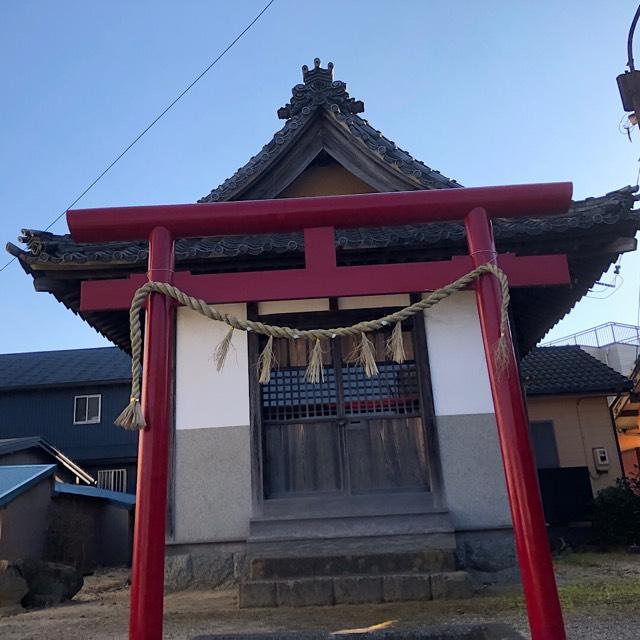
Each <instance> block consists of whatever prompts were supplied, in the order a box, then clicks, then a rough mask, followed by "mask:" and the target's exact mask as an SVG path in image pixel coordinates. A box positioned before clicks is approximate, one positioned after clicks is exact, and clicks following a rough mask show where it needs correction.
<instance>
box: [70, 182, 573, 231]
mask: <svg viewBox="0 0 640 640" xmlns="http://www.w3.org/2000/svg"><path fill="white" fill-rule="evenodd" d="M572 189H573V187H572V185H571V183H569V182H558V183H548V184H528V185H511V186H499V187H475V188H466V189H433V190H425V191H402V192H395V193H373V194H372V193H367V194H358V195H346V196H322V197H312V198H283V199H276V200H251V201H238V202H217V203H206V204H204V203H202V204H176V205H157V206H145V207H114V208H109V209H70V210H69V211H67V223H68V225H69V229H70V231H71V236H72V237H73V239H74V240H75V241H76V242H107V241H110V240H120V241H133V240H146V239H147V238H148V237H149V234H150V233H151V231H152V230H153V229H154V228H155V227H156V226H159V225H160V226H163V227H165V228H166V229H168V230H169V231H170V232H171V234H172V235H173V237H174V238H187V237H194V236H210V235H216V234H220V235H229V234H242V233H272V232H285V231H296V230H300V229H306V228H311V227H338V228H353V227H379V226H384V225H393V224H405V223H419V222H433V221H437V220H462V219H463V218H464V216H465V215H466V214H467V212H468V211H470V210H471V209H472V208H473V207H478V206H481V207H484V208H485V209H486V210H487V211H488V214H489V215H490V216H491V217H508V218H518V217H523V216H542V215H549V214H554V213H563V212H565V211H566V210H567V209H568V208H569V205H570V203H571V193H572Z"/></svg>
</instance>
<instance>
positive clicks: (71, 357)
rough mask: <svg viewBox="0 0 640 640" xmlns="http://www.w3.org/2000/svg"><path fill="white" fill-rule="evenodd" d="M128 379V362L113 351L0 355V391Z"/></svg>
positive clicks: (117, 352)
mask: <svg viewBox="0 0 640 640" xmlns="http://www.w3.org/2000/svg"><path fill="white" fill-rule="evenodd" d="M130 379H131V359H130V358H129V356H128V355H127V354H126V353H124V351H121V350H120V349H118V348H117V347H101V348H99V349H69V350H66V351H35V352H32V353H3V354H0V391H1V390H11V389H30V388H33V387H41V386H51V385H63V384H80V383H95V382H127V381H128V380H130Z"/></svg>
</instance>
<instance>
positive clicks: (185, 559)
mask: <svg viewBox="0 0 640 640" xmlns="http://www.w3.org/2000/svg"><path fill="white" fill-rule="evenodd" d="M192 583H193V567H192V565H191V556H190V555H189V554H188V553H182V554H180V555H175V556H167V557H166V558H165V560H164V590H165V593H174V592H175V591H184V590H185V589H189V588H190V587H191V585H192Z"/></svg>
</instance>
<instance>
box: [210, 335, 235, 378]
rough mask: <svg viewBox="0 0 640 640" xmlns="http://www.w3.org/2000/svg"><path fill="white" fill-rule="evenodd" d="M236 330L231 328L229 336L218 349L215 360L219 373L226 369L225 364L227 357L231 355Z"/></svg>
mask: <svg viewBox="0 0 640 640" xmlns="http://www.w3.org/2000/svg"><path fill="white" fill-rule="evenodd" d="M233 331H234V328H233V327H231V328H230V329H229V331H228V332H227V335H226V336H225V337H224V338H223V340H222V342H220V344H219V345H218V346H217V347H216V352H215V359H216V369H217V370H218V371H222V368H223V367H224V363H225V361H226V359H227V355H228V354H229V348H230V347H231V339H232V338H233Z"/></svg>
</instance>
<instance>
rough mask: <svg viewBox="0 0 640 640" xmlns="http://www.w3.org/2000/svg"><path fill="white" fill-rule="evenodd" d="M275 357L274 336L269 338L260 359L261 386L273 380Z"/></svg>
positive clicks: (259, 379)
mask: <svg viewBox="0 0 640 640" xmlns="http://www.w3.org/2000/svg"><path fill="white" fill-rule="evenodd" d="M274 360H275V359H274V356H273V336H269V339H268V340H267V344H266V345H265V346H264V349H263V350H262V353H261V354H260V357H259V358H258V372H259V373H260V377H259V378H258V381H259V382H260V384H267V383H268V382H269V380H271V368H272V367H273V365H274V364H275V362H274Z"/></svg>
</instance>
